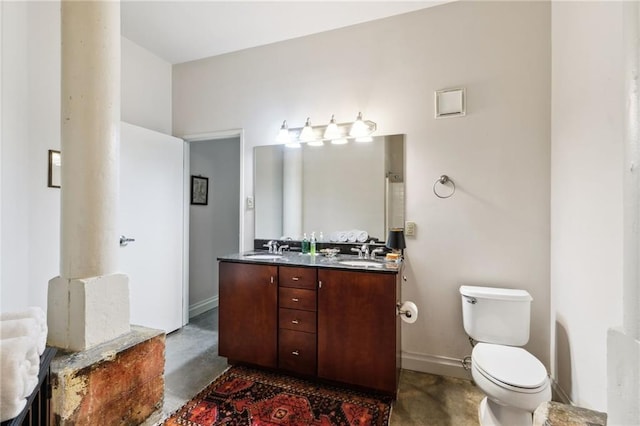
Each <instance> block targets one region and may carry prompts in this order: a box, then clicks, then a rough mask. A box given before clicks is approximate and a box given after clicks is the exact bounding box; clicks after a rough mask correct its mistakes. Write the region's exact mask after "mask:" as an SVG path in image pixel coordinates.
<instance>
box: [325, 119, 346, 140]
mask: <svg viewBox="0 0 640 426" xmlns="http://www.w3.org/2000/svg"><path fill="white" fill-rule="evenodd" d="M341 136H342V135H341V134H340V130H338V125H337V124H336V119H335V117H334V116H333V114H331V120H330V121H329V124H328V125H327V128H326V129H325V131H324V138H325V139H328V140H333V139H338V138H340V137H341Z"/></svg>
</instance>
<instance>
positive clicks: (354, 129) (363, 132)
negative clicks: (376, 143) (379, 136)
mask: <svg viewBox="0 0 640 426" xmlns="http://www.w3.org/2000/svg"><path fill="white" fill-rule="evenodd" d="M370 134H371V132H370V131H369V128H368V127H367V125H366V124H365V123H364V120H362V113H361V112H359V113H358V117H357V118H356V121H354V122H353V124H352V125H351V130H349V136H351V137H353V138H362V137H365V136H369V135H370Z"/></svg>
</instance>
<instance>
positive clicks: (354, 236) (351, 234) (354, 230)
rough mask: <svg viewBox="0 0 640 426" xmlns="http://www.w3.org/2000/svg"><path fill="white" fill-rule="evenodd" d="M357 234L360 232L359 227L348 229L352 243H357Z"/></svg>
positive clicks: (348, 238)
mask: <svg viewBox="0 0 640 426" xmlns="http://www.w3.org/2000/svg"><path fill="white" fill-rule="evenodd" d="M357 234H358V230H357V229H352V230H351V231H348V232H347V241H349V242H350V243H355V242H356V235H357Z"/></svg>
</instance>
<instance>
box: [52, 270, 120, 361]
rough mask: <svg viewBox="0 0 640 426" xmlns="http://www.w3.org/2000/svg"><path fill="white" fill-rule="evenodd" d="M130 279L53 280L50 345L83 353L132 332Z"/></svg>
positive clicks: (104, 277) (113, 275) (115, 276)
mask: <svg viewBox="0 0 640 426" xmlns="http://www.w3.org/2000/svg"><path fill="white" fill-rule="evenodd" d="M129 317H130V314H129V278H128V277H127V276H126V275H124V274H111V275H105V276H101V277H92V278H79V279H66V278H62V277H55V278H53V279H52V280H51V281H49V292H48V302H47V325H48V328H49V335H48V337H47V339H48V340H47V343H48V344H49V345H50V346H54V347H56V348H61V349H66V350H73V351H83V350H86V349H89V348H91V347H93V346H95V345H98V344H100V343H102V342H106V341H108V340H111V339H115V338H116V337H118V336H121V335H123V334H125V333H128V332H129V331H130V326H129Z"/></svg>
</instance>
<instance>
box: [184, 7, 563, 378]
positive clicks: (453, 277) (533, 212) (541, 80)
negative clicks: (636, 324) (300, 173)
mask: <svg viewBox="0 0 640 426" xmlns="http://www.w3.org/2000/svg"><path fill="white" fill-rule="evenodd" d="M550 18H551V15H550V5H549V3H545V2H455V3H450V4H446V5H441V6H437V7H434V8H430V9H426V10H423V11H418V12H415V13H411V14H407V15H402V16H398V17H392V18H388V19H384V20H380V21H376V22H372V23H366V24H362V25H357V26H354V27H350V28H345V29H339V30H335V31H331V32H326V33H323V34H318V35H313V36H309V37H302V38H299V39H295V40H290V41H286V42H281V43H275V44H272V45H268V46H264V47H259V48H255V49H249V50H245V51H241V52H236V53H232V54H227V55H223V56H218V57H213V58H208V59H204V60H200V61H195V62H191V63H185V64H180V65H176V66H174V70H173V76H174V80H173V100H174V104H173V117H174V122H173V126H174V133H175V134H176V135H185V134H198V133H204V132H209V131H214V130H219V129H229V128H243V129H244V130H245V133H244V134H245V150H244V152H243V157H244V158H243V159H244V162H245V165H246V167H245V188H244V189H245V191H246V195H251V194H253V179H252V173H253V167H252V165H253V163H252V158H253V146H255V145H261V144H271V143H274V140H275V138H276V135H277V132H278V129H279V127H280V123H282V120H283V119H287V121H288V123H289V125H290V126H291V127H296V126H301V125H302V123H304V119H305V118H306V117H307V116H310V117H311V119H312V121H313V122H314V123H318V122H320V121H322V120H323V119H327V120H328V118H329V117H330V116H331V114H335V116H336V119H337V121H347V120H352V119H354V118H355V115H356V114H357V112H358V111H362V112H363V113H364V116H365V118H369V119H371V120H374V121H376V122H377V123H378V129H379V130H378V134H399V133H404V134H406V135H407V139H406V200H407V220H412V221H415V222H416V223H417V225H418V228H417V229H418V231H417V235H416V237H414V238H409V239H408V241H407V246H408V248H407V250H406V252H407V257H408V264H407V270H406V275H407V276H408V282H407V283H406V284H405V286H404V288H403V298H404V299H411V300H414V301H415V302H416V303H417V305H418V307H419V309H420V316H419V318H418V321H417V322H416V323H415V324H413V325H403V336H402V337H403V343H402V348H403V351H404V354H403V356H404V361H403V362H404V366H405V367H408V368H414V369H422V370H425V371H434V372H438V371H445V372H449V373H451V374H457V373H460V371H459V370H460V369H459V368H458V367H457V365H458V364H455V365H456V366H455V367H451V368H449V367H447V365H448V363H449V361H451V365H454V362H453V361H452V360H451V359H452V358H453V359H460V358H462V357H464V356H466V355H469V354H470V353H471V348H470V347H469V344H468V342H467V338H466V335H465V333H464V331H463V328H462V318H461V315H462V314H461V302H460V296H459V294H458V287H459V286H460V284H484V285H496V286H513V287H519V288H524V289H527V290H529V291H530V292H531V294H532V295H533V298H534V302H533V308H532V321H533V324H532V334H531V341H530V343H529V345H528V348H529V349H530V350H531V351H532V352H533V353H534V354H535V355H536V356H538V357H539V358H540V359H541V360H542V361H543V362H544V363H545V364H546V365H547V366H549V190H550V143H549V140H550V100H549V99H550V90H551V87H550V66H551V65H550V47H551V40H550V35H551V33H550V25H551V23H550ZM452 86H454V87H455V86H465V87H466V88H467V94H468V113H467V116H466V117H464V118H450V119H443V120H435V119H433V115H434V109H433V96H434V91H435V90H438V89H443V88H448V87H452ZM443 173H446V174H448V175H449V176H450V177H451V178H452V179H453V180H454V181H455V183H456V185H457V188H458V189H457V192H456V194H455V195H454V196H453V197H452V198H450V199H447V200H440V199H438V198H436V197H435V195H433V194H432V193H431V186H432V185H433V182H435V180H436V179H437V178H438V177H439V176H440V175H441V174H443ZM244 217H245V219H244V220H245V222H244V226H245V229H246V232H245V245H246V246H247V247H250V246H251V243H252V240H253V214H252V212H251V211H245V216H244Z"/></svg>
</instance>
